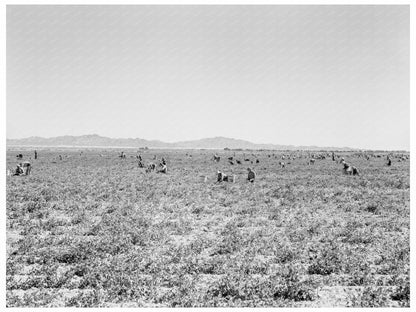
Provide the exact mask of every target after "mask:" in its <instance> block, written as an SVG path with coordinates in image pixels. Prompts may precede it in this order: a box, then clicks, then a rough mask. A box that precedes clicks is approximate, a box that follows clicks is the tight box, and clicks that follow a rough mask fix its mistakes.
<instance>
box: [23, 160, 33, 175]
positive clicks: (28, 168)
mask: <svg viewBox="0 0 416 312" xmlns="http://www.w3.org/2000/svg"><path fill="white" fill-rule="evenodd" d="M31 169H32V167H31V166H30V162H28V161H25V162H24V163H23V174H24V175H29V174H30V171H31Z"/></svg>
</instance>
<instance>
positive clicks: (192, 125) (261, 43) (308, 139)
mask: <svg viewBox="0 0 416 312" xmlns="http://www.w3.org/2000/svg"><path fill="white" fill-rule="evenodd" d="M6 84H7V133H6V136H7V137H8V138H22V137H28V136H43V137H52V136H58V135H82V134H94V133H96V134H99V135H103V136H109V137H114V138H116V137H140V138H144V139H160V140H163V141H168V142H172V141H178V140H188V139H199V138H203V137H213V136H226V137H234V138H239V139H246V140H250V141H253V142H256V143H276V144H293V145H319V146H350V147H358V148H374V149H409V145H410V122H409V120H410V117H409V113H410V103H409V7H408V6H381V5H376V6H374V5H373V6H282V5H275V6H205V5H204V6H68V5H65V6H51V5H48V6H46V5H42V6H10V5H9V6H7V80H6Z"/></svg>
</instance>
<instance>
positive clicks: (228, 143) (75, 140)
mask: <svg viewBox="0 0 416 312" xmlns="http://www.w3.org/2000/svg"><path fill="white" fill-rule="evenodd" d="M6 144H7V146H39V147H42V146H51V147H54V146H56V147H62V146H74V147H77V146H78V147H80V146H83V147H132V148H144V147H148V148H172V149H175V148H178V149H180V148H183V149H224V148H229V149H253V150H259V149H265V150H338V151H340V150H354V149H353V148H350V147H319V146H294V145H277V144H256V143H252V142H249V141H245V140H238V139H232V138H225V137H215V138H206V139H201V140H193V141H181V142H175V143H167V142H162V141H158V140H144V139H139V138H135V139H133V138H128V139H122V138H120V139H114V138H107V137H103V136H99V135H97V134H91V135H81V136H68V135H65V136H58V137H53V138H42V137H29V138H24V139H7V142H6Z"/></svg>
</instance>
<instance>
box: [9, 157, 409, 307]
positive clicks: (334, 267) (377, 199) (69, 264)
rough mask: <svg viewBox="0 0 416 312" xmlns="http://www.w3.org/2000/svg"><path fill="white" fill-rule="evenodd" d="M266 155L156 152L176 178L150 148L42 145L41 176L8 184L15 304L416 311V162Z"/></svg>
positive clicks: (36, 171)
mask: <svg viewBox="0 0 416 312" xmlns="http://www.w3.org/2000/svg"><path fill="white" fill-rule="evenodd" d="M16 153H17V151H14V150H9V151H8V154H7V165H8V167H9V168H12V167H13V166H14V165H15V164H16V162H17V161H16V158H15V155H16ZM254 153H255V154H256V155H255V156H253V155H252V152H250V153H248V152H246V153H245V154H246V155H245V156H243V155H242V154H243V152H237V154H236V158H239V159H241V160H243V158H247V157H248V158H250V159H251V160H255V159H259V163H257V164H256V163H255V162H254V164H251V162H244V161H243V164H242V165H230V164H228V162H226V161H225V160H224V159H226V157H228V156H232V155H233V154H234V152H233V151H223V152H220V155H221V156H222V159H221V161H220V163H214V162H213V161H212V160H211V159H210V158H211V157H212V154H213V153H212V152H211V151H163V150H159V151H155V150H146V151H142V152H141V155H142V157H143V158H144V161H145V162H150V161H154V160H153V156H154V155H156V157H157V158H161V157H162V156H163V157H165V158H166V159H167V162H168V168H169V171H168V174H167V175H164V174H156V173H145V171H144V169H141V168H138V167H137V161H136V159H135V158H132V157H130V156H131V155H135V154H136V151H130V152H129V151H127V155H128V157H127V159H120V158H118V157H117V152H116V151H114V150H107V151H105V150H89V151H88V150H84V151H83V153H82V154H80V152H79V151H76V150H64V151H53V150H51V151H47V150H42V151H40V152H39V159H38V160H32V163H33V169H32V174H31V175H30V176H25V177H12V176H9V177H7V197H6V199H7V305H8V306H10V307H15V306H19V307H21V306H32V307H35V306H43V307H46V306H47V307H53V306H74V307H112V306H125V307H128V306H134V307H157V306H168V307H175V306H181V307H207V306H210V307H231V306H239V307H243V306H265V307H270V306H274V307H294V306H305V307H321V306H356V307H357V306H359V307H379V306H409V296H410V283H409V270H410V261H409V257H410V256H409V251H410V245H409V229H410V217H409V215H410V212H409V193H410V185H409V162H408V161H403V162H397V161H396V160H394V161H393V164H392V166H391V167H387V166H386V164H385V163H386V161H385V158H383V157H372V158H370V160H366V159H365V158H363V157H357V155H356V154H352V153H351V154H343V155H342V156H343V157H345V159H346V161H347V162H349V163H352V164H354V165H355V166H357V167H358V168H359V169H360V172H361V175H360V176H358V177H357V176H346V175H343V174H342V171H341V165H340V164H339V162H333V161H332V160H331V159H330V158H327V159H323V160H317V161H316V163H315V165H307V158H297V159H295V160H286V164H287V165H286V168H280V166H279V165H278V162H279V161H280V154H281V153H278V152H254ZM26 154H27V155H29V154H28V153H26ZM59 154H61V155H62V156H63V159H62V160H60V159H59V157H58V155H59ZM100 154H101V155H100ZM248 166H251V167H253V168H254V169H255V170H256V172H257V180H256V182H255V183H253V184H251V183H248V182H246V181H245V180H244V179H245V177H246V168H247V167H248ZM217 169H223V170H224V171H225V172H226V173H228V174H232V175H236V177H237V179H236V181H235V183H221V184H218V183H215V179H216V176H215V175H216V170H217ZM206 177H207V178H206Z"/></svg>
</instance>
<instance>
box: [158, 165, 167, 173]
mask: <svg viewBox="0 0 416 312" xmlns="http://www.w3.org/2000/svg"><path fill="white" fill-rule="evenodd" d="M158 172H159V173H168V167H167V166H166V164H162V169H160V170H158Z"/></svg>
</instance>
